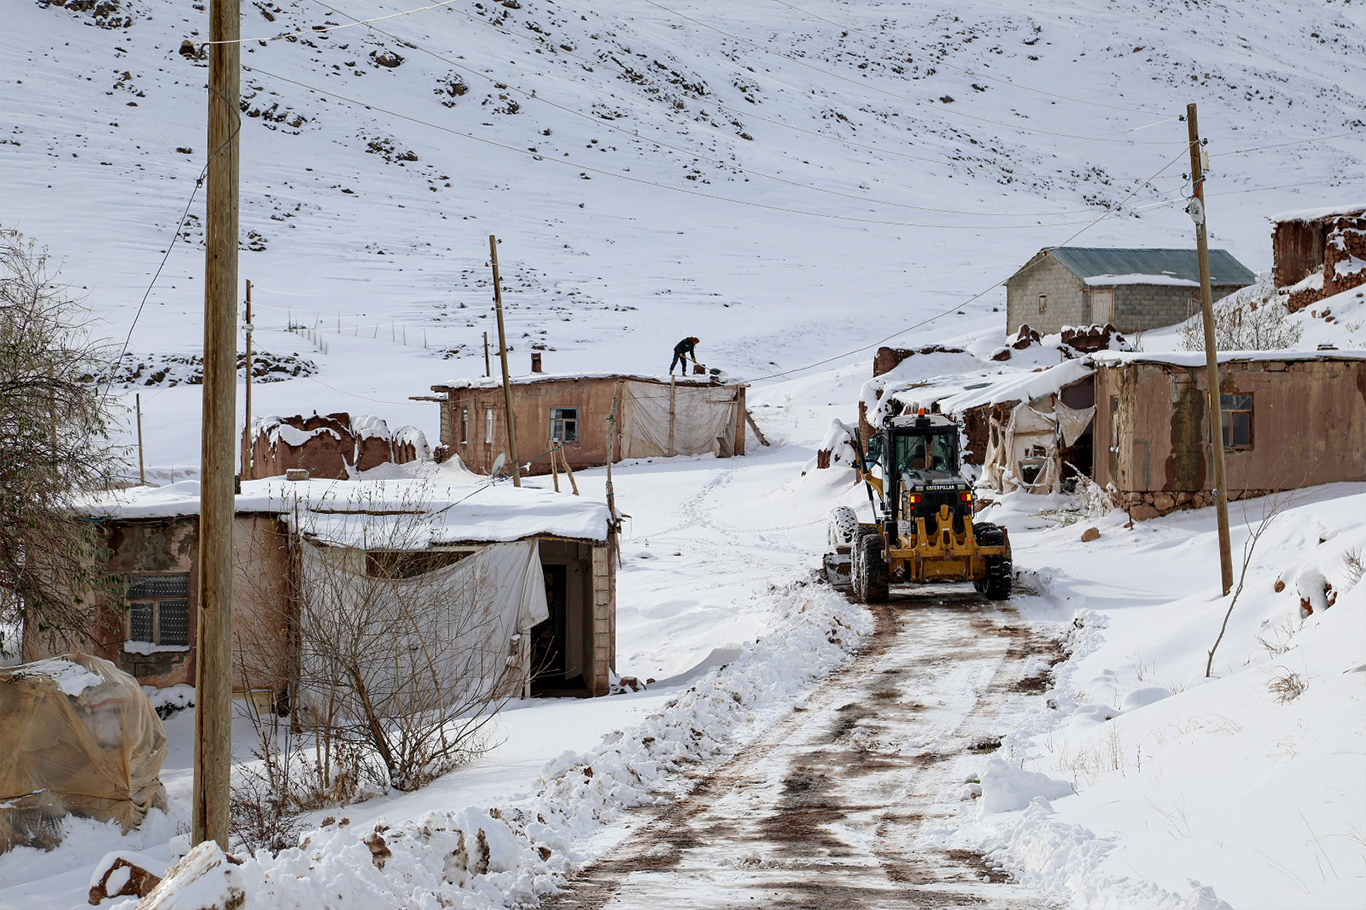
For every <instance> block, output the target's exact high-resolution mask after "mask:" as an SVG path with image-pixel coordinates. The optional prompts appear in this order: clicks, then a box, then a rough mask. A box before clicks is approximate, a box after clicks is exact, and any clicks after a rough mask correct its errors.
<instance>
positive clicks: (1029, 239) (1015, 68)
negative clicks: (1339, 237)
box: [0, 0, 1366, 465]
mask: <svg viewBox="0 0 1366 910" xmlns="http://www.w3.org/2000/svg"><path fill="white" fill-rule="evenodd" d="M414 6H426V7H427V8H424V9H422V10H420V11H418V12H412V13H411V14H409V15H397V16H395V17H394V18H384V19H382V20H381V21H375V22H372V23H370V24H369V25H366V26H357V25H356V24H355V21H356V20H355V19H353V18H352V17H356V18H360V19H373V18H375V17H383V16H390V15H393V14H401V13H404V12H407V11H409V10H411V9H413V7H414ZM6 26H7V27H6V28H5V29H4V32H3V34H0V85H3V86H4V88H3V106H4V110H5V118H4V120H5V123H4V126H3V128H0V129H3V134H0V186H3V187H4V204H3V208H0V221H2V222H3V223H4V224H5V225H6V226H11V227H18V228H20V229H22V230H24V231H25V232H27V233H28V234H30V235H31V236H33V237H34V238H36V239H38V240H39V241H41V242H43V243H46V244H48V245H49V246H50V247H51V248H52V249H53V251H54V253H55V254H56V255H57V256H58V257H60V258H62V259H64V260H65V276H66V278H67V279H68V280H69V281H71V282H73V283H74V285H75V286H76V287H77V288H78V289H80V290H84V291H86V292H88V295H89V300H90V302H91V304H92V305H93V306H94V308H95V309H96V311H97V313H98V314H99V315H100V316H101V317H103V319H104V320H105V328H106V329H107V331H108V333H109V334H110V336H111V337H114V338H116V339H117V340H119V341H121V340H122V338H123V336H124V335H125V333H127V332H128V329H129V327H130V326H131V325H132V321H133V318H134V314H135V313H136V312H137V310H138V307H139V303H140V301H141V299H142V296H143V294H144V292H145V291H146V289H147V286H148V283H149V281H150V279H151V276H152V274H153V273H154V272H155V271H156V269H157V266H158V264H159V263H160V260H161V258H162V251H164V250H166V249H167V244H168V242H169V241H170V238H171V236H172V234H173V232H174V231H175V229H176V226H177V224H178V223H179V220H180V217H181V214H182V212H184V211H185V210H186V206H187V204H188V208H189V214H188V216H187V217H186V221H185V225H184V227H183V228H182V229H181V232H180V236H181V238H182V239H181V242H180V243H177V244H176V245H175V246H174V247H173V248H172V249H171V253H170V257H169V260H168V262H167V264H166V268H165V271H164V272H163V273H162V275H161V277H160V279H159V280H158V282H157V284H156V287H155V288H154V289H153V290H152V292H151V294H150V295H149V297H148V301H147V305H146V309H145V311H144V312H143V314H142V316H141V318H140V319H139V320H138V322H137V328H136V329H135V330H134V331H133V333H132V338H131V342H130V351H131V352H132V355H133V356H134V357H142V358H144V359H145V358H149V357H152V356H154V355H159V354H160V355H165V354H173V355H182V354H187V353H193V352H194V351H195V349H196V347H197V346H198V344H199V337H200V334H201V329H200V321H199V316H198V312H199V309H200V306H201V300H202V288H201V285H202V256H201V255H200V249H201V244H202V241H203V229H202V218H203V202H204V200H203V195H202V192H201V193H200V194H193V192H192V191H193V188H194V185H195V178H196V177H197V176H198V175H199V174H200V172H201V170H202V168H203V167H204V163H205V161H206V157H207V151H208V150H207V149H206V148H205V138H204V137H205V126H204V122H205V112H204V108H205V80H206V74H207V69H206V64H205V62H204V60H203V59H201V54H202V51H203V46H202V42H204V41H205V40H207V15H206V13H205V12H204V10H203V9H202V5H200V6H198V7H191V6H187V5H185V4H178V3H171V2H167V0H109V2H105V3H101V4H98V5H95V4H84V3H69V4H67V5H65V6H63V5H58V4H55V3H49V2H42V3H35V2H28V0H16V2H13V3H11V4H9V8H8V9H7V10H6ZM242 33H243V35H244V36H245V37H246V38H248V39H256V38H260V39H264V40H261V41H257V40H247V41H245V42H244V43H243V46H242V50H243V55H242V59H243V63H244V66H245V67H246V70H245V72H244V73H243V99H244V101H243V109H244V117H243V120H242V134H241V149H242V201H243V209H242V236H243V252H242V260H241V275H242V278H243V279H248V278H250V279H251V280H252V281H253V283H254V285H255V295H254V299H255V307H256V314H257V315H256V319H255V323H256V325H257V326H258V327H259V331H258V334H257V335H256V339H255V340H256V343H257V344H258V346H261V347H263V348H264V349H265V350H266V351H268V352H270V353H273V354H277V355H280V356H288V355H291V354H293V353H295V352H297V353H298V355H299V357H300V358H301V359H304V360H309V361H314V362H316V363H317V365H318V367H319V370H318V372H317V373H316V374H315V375H314V376H312V377H309V378H306V379H303V380H299V381H294V382H288V383H283V384H280V385H277V386H273V387H271V388H268V389H263V390H262V392H261V395H260V397H259V399H258V401H259V402H260V404H258V411H259V410H265V411H267V412H269V411H271V410H276V411H294V410H298V409H299V408H304V409H308V408H312V407H316V408H318V409H320V410H335V409H346V410H350V411H352V412H355V411H360V410H364V411H370V412H379V413H382V414H383V416H385V417H386V418H388V419H390V420H391V421H392V420H397V421H399V422H400V423H409V422H412V423H419V425H424V426H425V427H426V428H427V429H428V430H429V433H430V435H432V436H433V437H434V436H435V435H436V434H435V429H436V427H435V422H436V421H435V413H434V411H435V409H434V408H431V407H430V406H422V405H416V404H413V403H411V402H409V401H407V396H409V395H412V394H421V393H422V392H424V391H425V390H426V388H427V386H429V385H430V384H431V383H432V382H434V381H440V380H444V379H448V378H454V377H458V376H463V375H471V374H477V373H479V372H480V371H482V369H483V332H484V331H486V330H488V329H490V325H491V323H492V321H493V320H492V318H491V315H490V313H489V307H488V303H489V299H490V288H489V270H488V267H487V262H488V252H487V249H488V241H487V237H488V235H489V234H491V233H496V234H497V235H498V236H499V237H500V238H501V239H502V241H503V244H502V247H501V250H502V252H501V259H502V262H503V272H504V275H505V276H506V283H507V285H508V295H507V296H508V307H509V327H510V329H509V330H510V332H511V340H512V344H513V347H514V365H516V366H517V367H518V368H519V369H522V368H525V362H526V357H525V355H526V352H527V351H528V350H529V348H530V347H531V346H532V345H533V344H537V343H539V344H541V345H544V346H545V347H546V348H547V355H546V356H547V367H548V368H549V369H552V370H557V369H578V368H582V367H584V366H587V365H592V366H598V367H600V366H603V365H611V366H619V367H621V368H623V369H631V370H661V369H662V367H663V366H664V363H665V360H664V358H665V357H666V356H667V351H668V348H669V346H670V345H672V342H673V341H674V340H676V339H677V338H678V337H682V336H683V335H685V334H697V335H700V336H703V344H702V346H701V348H700V351H701V352H702V353H703V359H704V360H705V361H707V362H708V364H709V365H710V366H719V367H722V368H724V369H726V370H727V371H728V372H730V373H732V374H736V375H740V376H744V377H748V378H757V377H759V376H764V375H767V374H769V373H772V372H778V371H782V370H787V369H791V368H794V367H800V366H804V365H806V364H809V363H812V362H814V361H816V360H820V359H824V358H825V357H828V356H830V355H832V354H837V353H840V352H842V351H845V350H849V349H852V348H856V347H860V346H862V345H866V344H869V343H871V342H873V341H876V340H877V339H879V338H882V337H883V336H885V335H888V334H891V333H892V332H895V331H898V330H900V329H903V328H905V327H907V326H910V325H912V324H914V323H918V322H920V321H921V320H922V319H925V318H927V317H929V316H932V315H935V314H940V313H946V315H945V316H943V318H941V319H939V320H938V321H937V322H934V323H931V324H929V325H927V326H925V327H923V328H921V329H919V330H917V333H916V334H918V335H919V336H921V337H928V336H934V335H942V334H944V333H945V332H951V333H954V334H956V333H958V332H959V331H962V330H963V329H965V328H977V327H982V326H987V325H991V324H993V323H994V322H997V321H999V319H1000V317H999V315H996V314H994V310H993V308H994V307H997V306H999V305H1000V304H1001V301H1002V298H1003V294H1002V292H1001V291H999V290H997V291H995V292H993V293H990V294H987V295H986V296H985V297H983V298H981V299H978V300H975V301H974V302H972V303H971V304H968V305H965V306H962V308H961V309H962V312H961V313H960V312H959V311H958V310H959V306H958V305H960V304H965V303H966V301H967V300H968V299H969V298H970V297H971V296H972V295H974V294H976V293H978V292H980V291H983V290H986V289H988V288H990V287H991V286H992V285H993V284H994V283H995V282H997V281H999V280H1001V279H1003V278H1005V277H1006V276H1008V275H1009V274H1010V273H1011V272H1012V271H1013V270H1014V269H1015V268H1017V267H1018V266H1019V265H1021V264H1023V262H1024V261H1025V260H1026V259H1027V258H1028V256H1029V255H1030V254H1032V253H1033V252H1034V251H1035V250H1037V249H1038V248H1039V247H1042V246H1045V245H1053V244H1058V243H1061V242H1063V241H1066V240H1067V239H1068V238H1070V237H1071V236H1072V235H1074V234H1075V233H1076V232H1077V231H1080V230H1082V229H1083V228H1086V227H1087V226H1088V225H1089V224H1091V223H1092V222H1093V221H1095V219H1097V218H1098V217H1100V216H1101V215H1102V214H1104V213H1105V212H1106V211H1115V214H1113V215H1111V216H1110V217H1108V218H1106V219H1105V220H1104V221H1102V222H1101V223H1100V224H1098V225H1096V226H1095V227H1094V228H1091V229H1090V230H1088V231H1087V232H1086V233H1085V234H1083V235H1082V239H1083V240H1084V242H1086V243H1090V244H1093V245H1107V244H1110V245H1124V246H1131V245H1145V244H1146V245H1167V246H1171V245H1178V244H1185V243H1188V242H1190V234H1191V226H1190V222H1189V220H1188V219H1187V217H1186V216H1185V215H1184V214H1182V212H1181V209H1182V206H1183V201H1182V198H1181V196H1182V192H1183V181H1182V174H1183V173H1184V172H1185V171H1186V170H1187V169H1188V167H1187V164H1186V160H1187V159H1186V158H1185V157H1184V155H1183V149H1184V147H1185V145H1184V144H1185V139H1186V126H1185V124H1184V123H1181V122H1179V121H1178V120H1177V119H1175V118H1177V117H1178V116H1179V115H1181V114H1183V113H1184V110H1185V105H1186V103H1187V102H1189V101H1195V102H1198V103H1199V104H1200V106H1201V127H1202V132H1203V134H1204V135H1205V136H1206V137H1208V138H1209V140H1210V151H1211V153H1212V160H1213V167H1214V176H1213V178H1212V179H1211V181H1210V182H1209V184H1208V185H1207V192H1208V193H1209V201H1210V212H1211V215H1210V217H1211V225H1212V232H1213V240H1214V244H1215V245H1217V246H1226V247H1228V248H1229V249H1231V250H1232V252H1233V253H1234V254H1235V255H1236V256H1238V257H1239V258H1240V259H1242V260H1243V261H1244V262H1245V263H1247V264H1248V265H1249V266H1251V267H1253V268H1254V269H1258V270H1262V269H1265V268H1267V267H1268V266H1269V244H1268V242H1267V237H1268V225H1267V224H1266V223H1265V222H1264V220H1263V218H1262V216H1264V215H1266V214H1268V213H1271V212H1275V211H1278V210H1281V209H1285V208H1292V207H1297V206H1299V207H1302V206H1304V205H1306V204H1309V203H1318V202H1320V201H1323V200H1333V199H1336V198H1338V197H1339V196H1340V195H1341V194H1342V193H1343V192H1344V189H1343V187H1344V186H1346V187H1354V188H1355V190H1356V192H1355V195H1361V193H1360V190H1361V188H1362V178H1361V174H1362V173H1363V167H1362V162H1363V159H1364V158H1366V122H1363V119H1362V113H1361V112H1362V110H1363V109H1366V79H1363V77H1362V76H1361V71H1360V67H1359V61H1360V59H1361V56H1362V54H1363V52H1366V31H1363V13H1362V12H1361V11H1360V10H1359V9H1357V8H1356V7H1355V6H1352V5H1348V4H1337V3H1315V2H1308V0H1304V2H1295V3H1290V4H1280V5H1277V6H1276V7H1274V8H1272V7H1248V6H1246V5H1239V4H1232V3H1208V4H1207V3H1202V4H1183V3H1169V2H1165V0H1126V2H1121V3H1110V4H1103V5H1102V4H1099V3H1095V4H1071V5H1063V6H1059V5H1056V4H1046V3H1024V4H1012V5H1011V6H1010V8H1009V9H1008V10H1006V9H1004V8H1002V7H1000V6H999V5H997V4H989V3H974V2H967V3H957V4H952V5H937V4H927V3H913V4H901V3H858V4H850V3H837V2H828V0H819V2H817V0H813V2H811V3H809V4H808V3H801V2H799V3H795V4H789V3H787V2H784V0H765V2H761V3H756V4H741V5H734V4H731V5H725V6H717V5H715V4H701V3H681V2H680V3H676V4H675V3H657V2H654V0H623V2H622V3H620V4H616V5H609V6H603V5H602V4H589V3H583V2H580V0H569V2H559V3H555V2H550V0H479V2H475V0H460V2H456V3H449V4H448V5H441V4H437V5H435V6H434V7H433V6H431V5H424V4H416V3H414V4H412V5H409V4H408V3H406V2H404V0H379V2H372V3H368V4H365V5H359V6H356V7H350V6H345V5H343V7H341V8H339V7H336V6H329V5H325V4H320V3H314V2H311V0H309V2H300V3H296V4H292V5H289V6H288V7H282V6H280V5H276V4H274V3H270V2H258V3H250V4H246V5H245V6H244V22H243V27H242ZM281 36H283V37H281ZM274 39H279V40H274ZM1343 134H1351V135H1343ZM1316 137H1338V138H1316ZM1267 146H1274V147H1273V148H1269V149H1268V148H1265V147H1267ZM1149 178H1152V179H1151V180H1150V181H1149ZM1145 181H1148V182H1146V183H1145ZM1276 187H1280V188H1276ZM1273 188H1274V189H1273ZM192 196H193V198H192ZM1079 242H1081V241H1079ZM290 323H293V324H295V325H304V326H308V327H309V328H312V329H322V330H323V331H324V334H323V336H322V340H321V341H309V340H307V339H301V338H299V337H296V336H290V335H286V334H283V333H282V331H281V330H282V329H284V328H285V327H286V326H287V325H288V324H290ZM326 333H331V334H332V335H333V336H334V337H333V338H331V339H329V338H327V335H326ZM337 336H343V337H337ZM344 336H349V340H343V338H344ZM905 340H908V341H911V340H915V336H914V335H912V336H907V338H906V339H905ZM405 345H406V349H405ZM378 364H383V367H382V368H381V367H378V366H376V365H378ZM139 381H143V382H145V377H144V378H143V379H140V380H139ZM144 391H146V392H148V393H149V394H147V395H144V405H145V406H146V407H145V410H146V421H147V437H148V450H149V451H148V457H149V460H150V461H151V462H153V463H155V464H167V465H169V464H172V463H179V464H181V465H185V464H192V463H193V462H194V461H196V460H197V448H198V441H197V434H185V433H184V432H183V425H184V418H185V417H186V416H187V415H188V414H190V413H193V412H194V411H195V410H196V409H197V407H198V403H197V398H198V390H197V389H193V388H180V389H177V390H174V391H167V392H165V393H164V394H161V395H158V396H157V400H155V401H152V400H150V399H151V397H152V395H154V394H156V393H155V390H154V389H146V388H144Z"/></svg>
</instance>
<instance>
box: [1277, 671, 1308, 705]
mask: <svg viewBox="0 0 1366 910" xmlns="http://www.w3.org/2000/svg"><path fill="white" fill-rule="evenodd" d="M1278 669H1280V670H1281V671H1282V672H1281V674H1280V675H1279V676H1273V677H1272V678H1271V681H1270V682H1269V683H1267V684H1266V690H1267V691H1268V692H1270V693H1271V694H1272V695H1274V696H1276V701H1278V702H1280V703H1281V704H1285V703H1286V702H1290V701H1294V700H1295V699H1297V698H1299V697H1300V696H1301V695H1303V694H1304V690H1305V689H1308V688H1309V683H1308V682H1306V681H1305V679H1304V677H1303V676H1300V674H1298V673H1296V672H1295V671H1294V670H1287V669H1285V667H1280V668H1278Z"/></svg>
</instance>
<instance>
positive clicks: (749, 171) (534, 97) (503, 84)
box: [319, 0, 1176, 227]
mask: <svg viewBox="0 0 1366 910" xmlns="http://www.w3.org/2000/svg"><path fill="white" fill-rule="evenodd" d="M319 2H320V5H323V6H325V7H326V8H327V9H329V10H332V11H334V12H336V13H338V14H339V15H342V16H345V17H346V18H348V19H352V20H355V21H357V22H360V21H361V20H357V19H356V17H355V16H352V15H351V14H350V13H347V12H346V11H345V10H343V9H340V8H339V7H337V6H336V5H335V4H332V3H322V2H321V0H319ZM470 18H477V17H470ZM479 21H481V22H486V20H482V19H480V20H479ZM487 24H489V25H492V23H487ZM369 30H370V31H372V32H377V33H378V34H381V35H384V36H385V37H388V38H391V39H393V40H394V41H399V42H402V43H403V44H405V45H407V46H408V47H410V48H412V49H414V50H417V51H420V52H422V53H424V54H427V55H428V56H430V57H433V58H434V59H436V60H440V61H442V62H443V63H445V64H447V65H449V66H451V67H453V68H455V69H458V70H461V71H462V72H465V73H468V74H470V75H472V76H476V77H478V78H480V79H484V80H485V81H487V82H490V83H492V84H494V85H495V86H497V87H498V88H499V89H503V90H511V91H515V92H517V93H518V94H520V95H521V96H522V97H524V98H527V99H529V100H531V101H537V102H540V103H541V104H545V105H548V106H549V107H552V108H554V109H556V110H558V111H561V112H563V113H566V114H569V115H570V116H573V117H578V118H580V119H582V120H586V121H588V122H589V123H592V124H593V125H594V126H595V127H599V128H601V127H606V128H607V129H609V130H612V131H614V132H617V133H621V134H623V135H625V136H629V137H631V138H633V139H636V140H639V141H643V142H649V143H651V144H653V145H655V146H657V147H659V148H662V149H667V150H668V151H671V152H675V153H676V154H679V155H683V156H685V157H689V158H692V159H693V160H694V161H706V162H709V163H711V164H714V165H717V166H718V167H721V168H723V169H727V170H731V171H735V172H736V173H739V174H745V175H748V176H752V177H761V178H763V179H765V180H772V181H774V182H776V183H781V184H785V185H787V186H793V187H797V188H799V189H806V190H810V191H812V192H816V193H823V194H826V195H831V196H838V197H841V198H844V199H853V200H855V201H858V202H866V203H870V204H875V205H885V206H891V207H894V208H904V209H911V210H914V211H920V212H933V213H936V214H941V215H966V216H972V217H1000V218H1033V217H1044V218H1056V217H1067V216H1071V215H1080V214H1083V213H1085V214H1087V215H1090V214H1091V212H1090V211H1087V210H1077V211H1071V212H1069V211H1062V212H985V211H981V210H973V211H969V210H962V209H944V208H935V207H932V206H923V205H914V204H912V203H906V202H896V201H892V200H888V199H877V198H872V197H868V196H862V195H858V194H855V193H845V192H841V191H839V190H835V189H830V188H827V187H820V186H815V185H813V184H809V183H804V182H802V181H799V180H790V179H788V178H786V177H780V176H777V175H775V174H769V173H766V172H764V171H758V170H754V169H753V168H747V167H742V166H740V165H737V164H734V163H732V162H728V161H724V160H722V159H720V158H712V157H710V156H708V155H705V154H701V153H699V152H697V151H695V150H693V149H686V148H680V147H678V146H675V145H670V144H668V143H667V142H662V141H660V140H658V139H654V138H652V137H650V136H642V135H641V134H640V133H639V132H637V131H634V130H628V129H625V128H623V127H620V126H617V125H616V124H614V123H611V122H609V121H604V120H602V119H601V118H599V117H594V116H592V115H590V114H585V113H583V112H582V111H578V110H575V109H574V108H571V107H567V106H565V105H562V104H558V103H556V102H554V101H551V100H549V99H548V98H546V97H545V96H543V95H540V94H537V93H536V92H529V91H527V90H526V89H523V88H520V87H518V86H515V85H512V84H510V83H509V82H507V81H505V80H503V79H501V78H496V77H494V76H490V75H488V74H487V73H483V72H480V71H479V70H477V69H474V68H473V67H469V66H466V65H464V64H462V63H459V62H457V61H455V60H453V59H451V58H450V57H447V56H445V55H444V54H440V53H438V52H436V51H434V50H431V49H430V48H427V47H424V46H423V45H421V44H419V43H418V42H416V41H414V40H413V39H411V38H401V37H399V36H398V35H395V34H393V33H392V32H386V31H384V30H383V29H379V28H375V27H374V26H371V27H370V29H369ZM714 106H718V107H719V105H714ZM1171 119H1173V120H1174V119H1176V118H1171ZM1162 122H1164V123H1165V122H1168V121H1162ZM816 135H821V134H819V133H817V134H816ZM935 163H944V162H940V161H938V160H935ZM1030 226H1031V227H1035V226H1037V225H1030Z"/></svg>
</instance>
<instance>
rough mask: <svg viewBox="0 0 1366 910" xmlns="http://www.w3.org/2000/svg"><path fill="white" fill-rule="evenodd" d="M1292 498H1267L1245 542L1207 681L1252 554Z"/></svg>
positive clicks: (1208, 665)
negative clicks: (1241, 559)
mask: <svg viewBox="0 0 1366 910" xmlns="http://www.w3.org/2000/svg"><path fill="white" fill-rule="evenodd" d="M1290 498H1291V494H1290V493H1286V494H1283V495H1280V496H1270V497H1267V499H1266V500H1264V501H1263V503H1262V518H1261V521H1259V522H1258V523H1257V527H1255V528H1253V529H1252V533H1251V534H1249V535H1248V537H1247V540H1245V541H1243V564H1242V566H1241V567H1240V568H1239V570H1238V585H1237V587H1235V588H1234V589H1233V597H1232V599H1230V600H1229V602H1228V610H1226V611H1225V612H1224V621H1223V624H1222V625H1220V626H1219V635H1218V636H1217V637H1216V638H1215V639H1214V644H1213V645H1211V646H1210V649H1209V658H1208V659H1207V660H1206V661H1205V678H1206V679H1208V678H1209V677H1211V676H1213V675H1214V652H1215V651H1217V650H1219V643H1220V642H1222V641H1223V640H1224V633H1226V632H1227V631H1228V621H1229V619H1230V618H1231V617H1232V616H1233V608H1234V607H1236V606H1237V605H1238V598H1239V597H1241V596H1242V593H1243V585H1244V584H1246V582H1247V570H1248V568H1249V567H1250V566H1251V565H1252V554H1253V553H1254V552H1255V551H1256V549H1257V542H1258V541H1259V540H1261V539H1262V535H1263V534H1265V533H1266V530H1267V528H1269V527H1271V523H1272V522H1273V521H1275V520H1276V517H1277V516H1278V515H1280V514H1281V510H1282V509H1284V508H1285V507H1286V506H1287V505H1288V504H1289V502H1290ZM1249 524H1251V522H1249Z"/></svg>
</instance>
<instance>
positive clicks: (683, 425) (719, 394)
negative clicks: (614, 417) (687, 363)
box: [621, 382, 736, 458]
mask: <svg viewBox="0 0 1366 910" xmlns="http://www.w3.org/2000/svg"><path fill="white" fill-rule="evenodd" d="M622 385H623V387H624V391H625V394H624V396H623V397H624V407H623V409H622V442H621V454H622V457H623V458H660V457H667V456H670V455H702V454H705V453H707V452H711V453H713V454H720V452H719V451H718V448H719V447H718V444H717V439H718V437H719V438H720V439H721V440H723V441H724V445H725V447H726V450H727V451H729V452H733V451H734V450H735V420H736V414H735V408H736V403H735V397H736V392H735V389H733V388H727V387H725V386H696V385H679V386H676V387H674V388H673V390H672V392H673V394H672V395H670V388H669V386H667V385H663V384H660V383H645V382H625V383H622ZM671 402H672V404H671ZM671 424H672V433H671V432H670V425H671ZM671 437H672V444H671Z"/></svg>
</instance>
